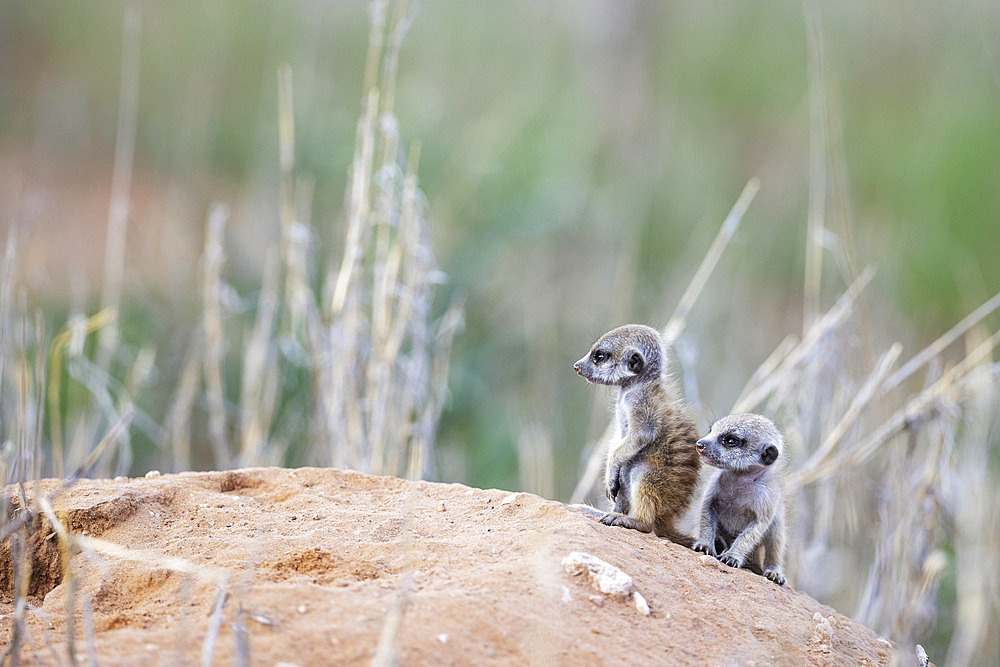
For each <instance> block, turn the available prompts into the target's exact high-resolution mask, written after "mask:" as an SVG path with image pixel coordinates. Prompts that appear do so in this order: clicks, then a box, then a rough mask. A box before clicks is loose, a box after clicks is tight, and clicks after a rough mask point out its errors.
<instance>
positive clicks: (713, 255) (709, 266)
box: [663, 177, 760, 345]
mask: <svg viewBox="0 0 1000 667" xmlns="http://www.w3.org/2000/svg"><path fill="white" fill-rule="evenodd" d="M759 190H760V180H759V179H757V178H756V177H755V178H751V179H750V180H749V181H747V184H746V185H745V186H744V187H743V191H742V192H741V193H740V196H739V197H738V198H737V199H736V203H735V204H733V208H732V209H730V211H729V214H728V215H727V216H726V219H725V220H723V221H722V226H721V227H720V228H719V233H718V234H716V235H715V240H714V241H712V245H711V246H709V248H708V252H707V253H705V257H704V258H703V259H702V260H701V264H699V265H698V270H697V271H695V273H694V277H692V278H691V282H689V283H688V286H687V289H685V290H684V294H683V295H681V299H680V301H678V302H677V308H676V309H675V310H674V314H673V315H671V317H670V320H669V321H668V322H667V326H666V327H664V329H663V340H664V341H666V343H667V344H668V345H670V344H672V343H673V342H674V341H675V340H677V337H678V336H680V334H681V333H682V332H683V331H684V327H685V326H686V325H687V316H688V314H689V313H690V312H691V309H692V308H693V307H694V304H695V302H696V301H697V300H698V297H699V296H700V295H701V291H702V289H704V287H705V284H706V283H707V282H708V279H709V278H710V277H711V275H712V272H713V271H714V270H715V266H716V265H717V264H718V263H719V259H721V258H722V253H723V252H725V250H726V246H728V245H729V241H730V240H732V238H733V235H734V234H735V233H736V230H738V229H739V227H740V223H741V222H742V221H743V216H744V215H746V212H747V209H749V208H750V204H752V203H753V200H754V197H756V196H757V192H758V191H759Z"/></svg>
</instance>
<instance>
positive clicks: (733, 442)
mask: <svg viewBox="0 0 1000 667" xmlns="http://www.w3.org/2000/svg"><path fill="white" fill-rule="evenodd" d="M719 442H721V443H722V444H723V445H725V446H726V447H742V446H743V438H740V437H737V436H736V435H733V434H732V433H727V434H726V435H724V436H722V437H721V438H719Z"/></svg>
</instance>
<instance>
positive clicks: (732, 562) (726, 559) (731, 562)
mask: <svg viewBox="0 0 1000 667" xmlns="http://www.w3.org/2000/svg"><path fill="white" fill-rule="evenodd" d="M719 560H721V561H722V562H723V563H725V564H726V565H728V566H729V567H737V568H738V567H742V566H743V563H741V562H740V561H739V560H737V559H736V558H733V557H732V556H729V555H727V554H723V555H722V556H719Z"/></svg>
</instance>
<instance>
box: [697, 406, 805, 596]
mask: <svg viewBox="0 0 1000 667" xmlns="http://www.w3.org/2000/svg"><path fill="white" fill-rule="evenodd" d="M697 448H698V453H699V454H700V455H701V458H702V459H703V460H704V461H705V463H707V464H708V465H710V466H714V467H716V468H718V470H716V471H714V474H713V475H712V478H711V480H710V481H709V484H708V486H707V487H706V489H705V495H704V498H703V500H702V504H701V529H700V532H699V535H698V539H697V540H696V541H695V543H694V549H695V550H696V551H702V552H704V553H707V554H710V555H712V556H716V557H717V558H718V559H719V560H721V561H722V562H723V563H725V564H726V565H731V566H732V567H746V568H749V569H751V570H753V571H755V572H758V573H759V574H763V575H764V576H765V577H767V578H768V579H770V580H771V581H773V582H775V583H776V584H779V585H784V583H785V575H784V573H783V572H782V569H783V564H784V558H785V492H784V485H783V482H782V471H781V467H782V465H783V463H784V460H783V459H782V456H781V455H782V451H783V449H784V440H783V439H782V437H781V432H780V431H779V430H778V427H777V426H775V425H774V422H772V421H771V420H770V419H768V418H767V417H762V416H761V415H755V414H739V415H729V416H728V417H723V418H722V419H720V420H719V421H717V422H715V424H713V425H712V429H711V431H710V432H709V434H708V435H706V436H705V437H704V438H701V439H700V440H698V443H697Z"/></svg>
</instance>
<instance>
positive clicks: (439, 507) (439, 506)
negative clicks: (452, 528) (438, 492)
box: [438, 500, 445, 512]
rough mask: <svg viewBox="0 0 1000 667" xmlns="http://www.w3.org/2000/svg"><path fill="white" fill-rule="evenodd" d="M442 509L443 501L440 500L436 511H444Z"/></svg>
mask: <svg viewBox="0 0 1000 667" xmlns="http://www.w3.org/2000/svg"><path fill="white" fill-rule="evenodd" d="M444 511H445V509H444V501H443V500H442V501H441V503H440V504H439V505H438V512H444Z"/></svg>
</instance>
